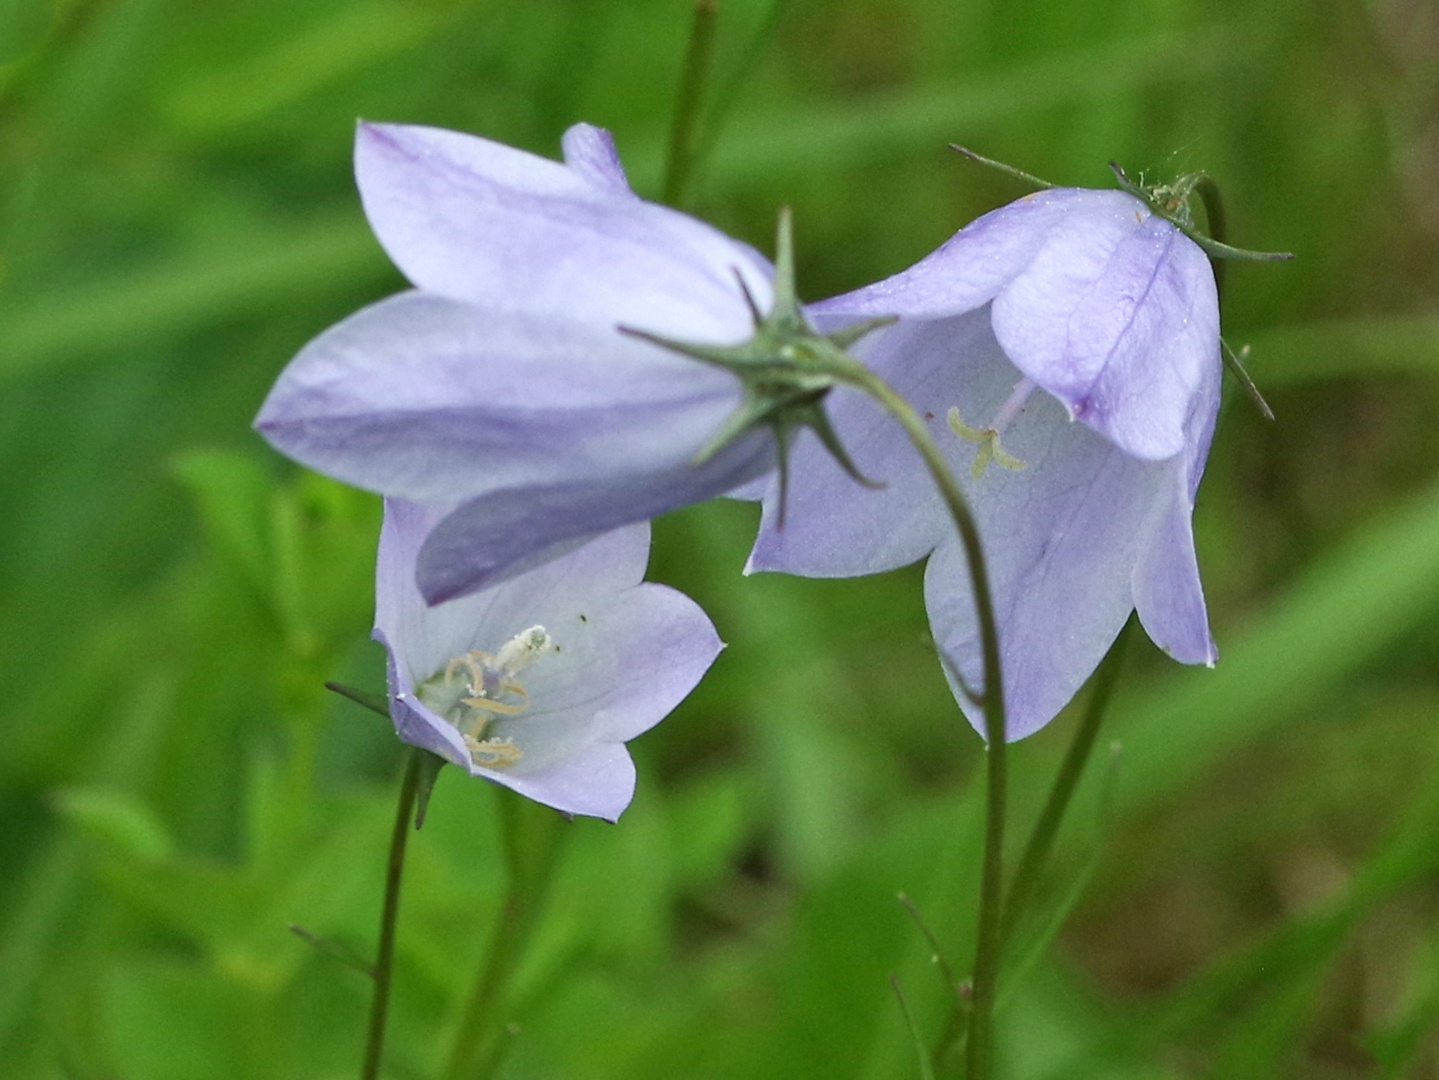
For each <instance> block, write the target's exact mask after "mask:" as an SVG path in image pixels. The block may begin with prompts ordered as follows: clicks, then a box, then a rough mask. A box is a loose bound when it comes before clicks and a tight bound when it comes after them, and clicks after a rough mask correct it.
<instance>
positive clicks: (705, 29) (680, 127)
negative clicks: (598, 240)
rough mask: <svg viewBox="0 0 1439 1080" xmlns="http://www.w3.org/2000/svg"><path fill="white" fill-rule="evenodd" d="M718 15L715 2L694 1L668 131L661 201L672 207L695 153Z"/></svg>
mask: <svg viewBox="0 0 1439 1080" xmlns="http://www.w3.org/2000/svg"><path fill="white" fill-rule="evenodd" d="M718 11H719V0H695V16H694V23H693V24H692V26H691V28H690V44H689V50H688V51H687V52H686V53H685V67H684V72H683V73H682V75H681V77H680V88H679V97H678V100H677V101H676V102H675V119H674V126H673V127H672V128H671V129H670V151H669V160H668V161H667V162H666V164H665V186H664V196H663V198H664V201H665V202H666V203H667V204H668V205H670V206H674V207H681V206H683V205H684V202H685V197H686V195H687V194H688V193H689V184H690V177H691V175H692V174H693V172H694V163H695V158H696V157H697V155H698V153H699V136H700V130H699V128H700V113H701V106H702V105H703V104H704V90H705V84H706V83H707V82H708V81H709V75H710V69H711V68H712V67H713V66H714V53H715V16H716V14H717V13H718Z"/></svg>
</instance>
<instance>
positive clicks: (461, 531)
mask: <svg viewBox="0 0 1439 1080" xmlns="http://www.w3.org/2000/svg"><path fill="white" fill-rule="evenodd" d="M710 430H714V429H713V428H712V429H710ZM773 467H774V440H773V439H772V438H771V436H770V435H769V433H768V432H766V431H752V432H750V433H748V434H746V435H743V436H741V437H740V438H739V439H738V440H737V441H735V442H733V443H731V444H730V445H729V446H727V447H725V448H724V449H723V450H721V451H720V452H719V453H717V454H716V455H715V456H714V457H712V458H710V459H709V460H708V461H706V462H705V463H704V464H703V465H695V464H693V462H692V461H691V460H690V459H688V458H684V459H678V460H672V461H670V462H669V463H668V464H666V465H664V466H663V467H656V468H651V469H647V470H645V471H642V472H641V471H636V472H631V473H628V474H623V475H616V474H615V473H614V472H613V471H610V472H608V473H606V474H605V475H603V476H602V478H601V482H583V481H581V482H576V481H568V480H557V481H555V482H553V483H549V484H545V485H539V484H536V485H531V486H528V487H525V488H522V489H506V490H501V491H494V492H491V493H488V494H485V495H481V496H479V497H478V498H475V499H471V500H470V501H469V502H467V503H465V504H463V505H462V506H460V507H459V508H458V509H457V510H455V511H454V512H453V513H452V514H450V515H449V516H448V517H447V518H445V520H444V521H442V522H440V524H439V525H438V526H436V528H435V529H434V531H433V532H431V533H430V536H429V539H428V540H427V541H426V542H425V546H424V549H423V550H422V551H421V552H420V560H419V569H418V580H419V586H420V589H421V590H422V591H423V592H424V594H425V596H426V597H427V598H428V599H429V601H430V602H431V603H439V602H441V601H443V600H446V599H449V598H451V597H455V596H462V595H464V594H465V593H467V592H471V591H473V590H475V589H479V588H485V587H487V586H489V585H492V584H494V583H496V582H499V581H504V580H506V579H507V578H508V577H510V576H512V575H513V573H514V570H515V567H517V566H529V565H534V563H535V561H536V560H537V559H539V558H543V557H546V556H548V555H553V554H555V553H558V552H560V551H563V550H564V545H565V544H567V543H570V544H572V543H573V541H575V540H578V539H581V538H584V537H588V536H592V535H594V534H596V533H598V532H603V531H605V530H608V529H613V528H617V527H618V526H620V525H625V524H628V523H630V522H632V521H641V520H644V519H647V518H652V517H657V516H658V515H660V514H663V513H666V512H668V511H670V510H675V509H678V508H679V507H681V506H688V505H689V504H690V503H695V502H703V501H704V500H705V499H711V498H714V497H716V496H718V495H723V494H725V493H726V492H728V491H731V490H732V489H734V488H735V487H736V486H738V485H739V484H742V483H744V482H746V481H748V480H751V479H753V478H755V477H757V476H759V475H760V474H761V473H763V472H765V471H766V470H768V469H771V468H773ZM540 537H543V538H544V540H543V541H537V538H540Z"/></svg>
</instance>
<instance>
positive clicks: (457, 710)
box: [375, 499, 722, 821]
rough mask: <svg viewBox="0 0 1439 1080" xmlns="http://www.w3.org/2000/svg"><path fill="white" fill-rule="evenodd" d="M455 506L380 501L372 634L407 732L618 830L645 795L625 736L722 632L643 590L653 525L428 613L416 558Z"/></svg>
mask: <svg viewBox="0 0 1439 1080" xmlns="http://www.w3.org/2000/svg"><path fill="white" fill-rule="evenodd" d="M448 509H449V508H448V507H426V506H422V505H420V504H418V503H411V502H406V501H404V500H402V499H387V500H385V520H384V524H383V526H382V527H381V530H380V552H379V566H378V571H377V574H376V589H375V638H376V640H378V641H379V642H380V643H381V644H383V645H384V646H385V648H386V650H387V651H388V653H389V698H390V715H391V718H392V719H393V720H394V722H395V730H396V732H397V734H398V735H399V737H400V738H401V739H402V740H404V741H405V742H407V743H410V744H411V745H413V746H418V747H420V748H422V749H424V750H428V751H430V752H431V753H433V754H437V755H438V756H439V757H441V758H443V759H444V760H446V761H449V762H451V763H453V764H455V765H458V766H459V767H460V768H462V769H465V770H467V771H468V772H469V773H470V774H471V775H473V776H480V777H484V778H485V779H488V780H492V781H494V782H495V783H498V784H503V785H504V786H505V787H508V788H512V789H513V790H515V791H517V792H519V793H520V794H521V795H525V796H527V797H529V798H531V799H534V800H535V801H536V802H541V803H544V804H545V805H547V806H552V807H554V808H555V809H557V810H561V811H564V812H565V813H567V814H587V815H591V816H593V817H599V818H604V819H606V820H608V821H614V820H615V819H616V818H618V817H619V815H620V813H621V811H623V810H624V809H625V807H626V806H628V805H629V803H630V799H631V798H632V797H633V795H634V789H635V768H634V763H633V762H632V761H631V759H630V755H629V751H628V750H626V749H625V745H624V744H625V742H626V740H628V739H632V738H634V737H635V736H636V735H639V734H640V733H641V732H644V731H647V730H649V729H650V728H651V727H653V726H654V725H655V724H657V723H659V721H660V720H662V719H663V718H664V717H665V716H666V715H667V714H668V713H669V712H670V711H671V710H672V709H674V707H675V706H676V705H678V704H679V703H680V701H681V700H683V699H684V697H685V695H686V694H688V693H689V692H690V691H691V690H692V689H693V688H694V687H695V684H697V683H698V682H699V680H700V678H701V676H703V675H704V673H705V671H706V670H708V668H709V666H710V664H711V663H712V662H713V661H714V658H715V656H716V655H718V653H719V651H720V649H721V647H722V646H721V644H720V640H719V638H718V636H717V635H716V634H715V630H714V627H713V625H711V623H710V621H709V619H708V618H707V617H706V616H705V613H704V612H703V611H702V610H700V607H699V605H698V604H696V603H695V602H694V601H692V600H690V599H689V598H688V597H686V596H684V595H683V594H681V593H679V592H676V591H675V590H674V589H671V588H669V587H667V586H664V585H657V584H651V583H646V582H643V581H642V578H643V577H644V573H645V566H646V563H647V562H648V560H649V547H650V535H649V524H648V523H640V524H637V525H629V526H625V527H624V528H620V529H616V530H614V531H613V532H610V533H606V534H605V535H603V536H601V537H599V538H597V539H595V540H592V541H591V542H589V543H588V544H585V545H584V546H582V547H580V548H579V549H578V550H576V551H573V552H570V553H568V554H566V555H563V556H560V557H559V558H556V559H553V560H551V561H549V562H547V563H545V564H544V565H542V566H539V567H537V568H535V569H533V570H530V571H528V572H526V573H523V574H519V575H517V576H515V577H512V578H510V579H509V580H508V581H505V582H504V583H503V584H500V585H496V586H494V587H492V588H488V589H485V590H482V591H479V592H475V593H471V594H469V595H467V596H464V597H461V598H459V599H457V600H450V601H448V602H446V603H442V604H437V605H434V606H430V605H428V604H427V603H426V602H425V599H424V597H423V596H421V595H420V591H419V589H418V588H417V586H416V585H415V560H416V559H417V558H418V557H419V553H420V550H421V546H422V544H423V542H424V539H425V537H426V536H427V535H428V534H429V532H430V530H431V529H432V528H433V527H434V525H435V523H436V522H437V521H439V520H440V519H442V518H443V517H444V515H445V513H446V512H447V510H448Z"/></svg>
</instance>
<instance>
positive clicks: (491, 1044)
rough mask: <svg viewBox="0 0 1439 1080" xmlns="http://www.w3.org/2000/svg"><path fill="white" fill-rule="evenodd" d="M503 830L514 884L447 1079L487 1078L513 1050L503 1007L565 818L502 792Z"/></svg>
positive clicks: (546, 882)
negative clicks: (510, 1049) (506, 1054)
mask: <svg viewBox="0 0 1439 1080" xmlns="http://www.w3.org/2000/svg"><path fill="white" fill-rule="evenodd" d="M498 795H499V802H500V816H501V822H500V827H501V829H502V831H503V834H504V835H503V842H504V845H505V859H506V862H507V864H508V866H509V874H510V880H509V885H508V887H507V888H506V891H505V898H504V900H503V902H502V903H501V905H500V913H499V917H498V919H497V920H496V922H495V929H494V936H493V938H492V940H491V943H490V950H489V955H488V956H487V957H486V959H485V963H484V965H483V967H481V968H480V973H479V975H478V977H477V978H476V980H475V985H474V989H473V990H471V991H470V998H469V1001H468V1003H467V1004H466V1005H465V1010H464V1013H463V1015H462V1017H461V1021H460V1031H459V1035H458V1036H457V1037H456V1039H455V1045H454V1048H453V1049H452V1050H451V1053H450V1062H449V1067H448V1069H447V1070H446V1073H445V1075H446V1077H448V1078H449V1080H486V1078H488V1077H490V1076H493V1075H494V1073H495V1070H496V1069H498V1068H499V1066H500V1062H501V1061H503V1060H504V1056H505V1052H506V1051H507V1050H508V1048H509V1044H510V1039H509V1037H508V1034H507V1028H508V1025H507V1023H506V1019H505V1015H504V1012H503V1011H502V1010H503V1006H504V1004H505V997H506V994H507V992H508V990H509V986H510V980H511V978H512V977H513V976H514V972H515V969H516V967H518V966H519V962H520V959H521V958H522V957H523V956H524V953H525V948H526V946H527V945H528V944H529V941H530V937H531V935H532V934H533V932H534V928H535V923H536V921H537V920H536V916H537V915H538V913H539V911H540V909H541V907H542V905H543V903H544V897H545V892H546V889H547V887H548V885H549V881H550V877H551V871H552V870H553V868H554V864H555V855H556V853H557V851H558V848H559V843H558V841H559V834H560V828H561V827H562V825H563V823H564V819H563V818H562V817H561V816H560V815H559V814H558V813H556V812H555V811H552V810H550V809H549V808H548V807H543V806H539V805H537V804H534V803H531V802H530V801H529V800H527V799H525V798H524V797H522V796H520V795H516V794H514V793H512V792H509V791H501V792H499V793H498Z"/></svg>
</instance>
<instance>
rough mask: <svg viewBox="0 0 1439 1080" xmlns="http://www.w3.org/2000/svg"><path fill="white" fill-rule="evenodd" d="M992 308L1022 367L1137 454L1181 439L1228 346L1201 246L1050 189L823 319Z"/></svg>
mask: <svg viewBox="0 0 1439 1080" xmlns="http://www.w3.org/2000/svg"><path fill="white" fill-rule="evenodd" d="M991 302H992V313H993V320H994V332H995V335H996V337H997V338H998V340H999V343H1000V344H1001V345H1002V346H1003V348H1004V350H1005V352H1006V353H1007V354H1008V356H1009V358H1010V360H1011V361H1012V362H1013V363H1014V364H1015V366H1016V367H1018V368H1019V369H1020V371H1022V372H1024V374H1025V375H1027V376H1029V377H1030V378H1031V379H1033V380H1034V381H1035V382H1036V383H1038V384H1039V385H1040V386H1042V387H1044V388H1045V389H1046V390H1048V391H1049V392H1050V393H1051V394H1053V395H1054V396H1055V397H1057V398H1058V399H1059V400H1061V401H1063V402H1064V403H1065V406H1066V407H1067V408H1068V410H1069V412H1070V415H1071V416H1073V417H1074V418H1075V419H1077V420H1080V421H1082V422H1083V423H1085V424H1087V425H1089V426H1090V427H1092V428H1094V429H1095V430H1096V431H1099V432H1101V433H1103V434H1104V435H1105V436H1107V437H1108V438H1109V439H1110V440H1111V441H1113V442H1114V443H1115V445H1117V446H1119V447H1121V448H1122V449H1124V450H1125V451H1126V452H1127V453H1129V454H1132V455H1133V456H1135V457H1141V458H1145V459H1148V460H1160V459H1163V458H1168V457H1172V456H1173V455H1175V454H1177V453H1179V452H1180V451H1181V450H1182V449H1183V447H1184V444H1185V435H1184V422H1185V418H1186V417H1187V416H1188V414H1189V411H1190V408H1191V406H1192V402H1193V398H1194V395H1195V394H1196V393H1198V391H1199V388H1200V385H1201V382H1202V380H1203V379H1204V377H1205V374H1204V373H1205V372H1206V370H1208V369H1209V368H1212V367H1213V365H1214V362H1215V359H1214V358H1215V357H1216V356H1217V355H1218V349H1219V308H1218V298H1217V295H1216V292H1215V288H1214V274H1213V271H1212V270H1211V269H1210V266H1209V262H1208V259H1207V258H1206V256H1205V255H1204V253H1203V252H1202V251H1201V250H1200V249H1199V247H1198V246H1197V245H1196V244H1194V243H1193V242H1192V241H1191V240H1189V239H1188V238H1187V237H1186V236H1184V235H1183V234H1182V233H1180V232H1179V231H1178V230H1177V229H1176V228H1175V227H1174V226H1173V225H1171V224H1170V223H1169V222H1167V221H1165V220H1163V219H1162V218H1158V217H1155V216H1154V215H1153V214H1152V213H1151V212H1150V210H1149V208H1148V207H1146V206H1145V205H1144V204H1143V203H1142V202H1140V201H1139V200H1138V199H1136V198H1135V197H1134V196H1132V195H1129V194H1127V193H1125V192H1122V191H1086V190H1081V189H1076V188H1054V189H1051V190H1049V191H1041V192H1037V193H1035V194H1033V195H1028V196H1025V197H1024V198H1022V199H1019V200H1018V201H1016V202H1013V203H1010V204H1009V205H1008V206H1003V207H1000V208H999V209H998V210H994V211H992V212H990V213H988V214H985V215H984V216H983V217H981V218H979V219H978V220H976V221H974V222H973V223H971V224H969V225H967V226H965V227H964V228H963V229H961V230H960V231H959V232H958V233H956V234H955V235H954V236H953V237H952V238H951V239H950V240H949V241H948V242H947V243H945V244H944V245H943V246H941V247H940V248H938V249H937V250H936V251H934V252H933V253H932V254H930V255H928V256H927V257H925V258H924V259H921V260H920V261H919V262H917V263H916V264H915V265H914V266H912V267H910V268H909V269H908V270H905V271H902V272H901V273H899V274H896V275H894V276H893V277H891V278H887V279H886V280H884V281H881V282H878V283H876V284H874V285H870V286H867V287H865V288H863V289H859V290H856V291H855V292H852V293H847V294H845V295H843V296H838V297H834V298H833V299H830V300H826V301H823V302H821V303H819V304H815V305H813V306H812V307H811V308H810V310H811V311H813V312H815V313H818V314H851V315H899V316H902V317H917V318H942V317H948V316H953V315H958V314H961V313H963V312H966V311H971V310H974V309H976V308H978V307H980V306H982V305H984V304H987V303H991Z"/></svg>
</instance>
